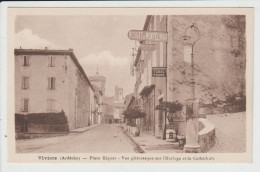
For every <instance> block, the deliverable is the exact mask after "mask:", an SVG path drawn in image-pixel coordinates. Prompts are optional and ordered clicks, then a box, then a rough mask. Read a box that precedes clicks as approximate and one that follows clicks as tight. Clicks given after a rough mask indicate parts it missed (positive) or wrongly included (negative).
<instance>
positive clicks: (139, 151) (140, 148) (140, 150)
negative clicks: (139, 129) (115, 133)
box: [120, 126, 146, 153]
mask: <svg viewBox="0 0 260 172" xmlns="http://www.w3.org/2000/svg"><path fill="white" fill-rule="evenodd" d="M120 128H121V129H122V130H123V133H124V134H125V135H126V136H127V137H128V138H129V139H130V140H131V141H132V142H133V143H134V144H135V146H136V147H135V148H134V149H135V150H137V151H138V153H146V152H145V151H144V150H143V149H142V147H141V146H140V145H139V144H138V143H137V142H136V141H135V140H134V139H133V138H132V136H130V135H129V134H128V133H127V132H126V131H125V130H124V128H123V127H122V126H120Z"/></svg>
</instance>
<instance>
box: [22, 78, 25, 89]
mask: <svg viewBox="0 0 260 172" xmlns="http://www.w3.org/2000/svg"><path fill="white" fill-rule="evenodd" d="M24 84H25V83H24V77H22V88H24Z"/></svg>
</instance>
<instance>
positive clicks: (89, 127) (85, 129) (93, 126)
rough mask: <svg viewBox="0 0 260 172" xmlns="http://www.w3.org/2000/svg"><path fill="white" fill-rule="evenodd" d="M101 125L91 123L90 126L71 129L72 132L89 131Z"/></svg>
mask: <svg viewBox="0 0 260 172" xmlns="http://www.w3.org/2000/svg"><path fill="white" fill-rule="evenodd" d="M99 125H100V124H93V125H90V126H87V127H82V128H77V129H74V130H70V133H83V132H85V131H88V130H90V129H92V128H95V127H97V126H99Z"/></svg>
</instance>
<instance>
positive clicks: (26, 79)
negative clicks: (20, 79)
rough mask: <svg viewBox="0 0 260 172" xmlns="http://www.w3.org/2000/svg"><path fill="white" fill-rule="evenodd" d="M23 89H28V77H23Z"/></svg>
mask: <svg viewBox="0 0 260 172" xmlns="http://www.w3.org/2000/svg"><path fill="white" fill-rule="evenodd" d="M24 79H25V88H26V89H28V88H29V77H25V78H24Z"/></svg>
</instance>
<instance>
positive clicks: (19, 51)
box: [14, 48, 94, 91]
mask: <svg viewBox="0 0 260 172" xmlns="http://www.w3.org/2000/svg"><path fill="white" fill-rule="evenodd" d="M14 54H15V55H69V56H70V57H71V59H72V61H73V62H74V63H75V65H76V66H77V68H78V69H79V71H80V72H81V74H82V75H83V77H84V78H85V80H86V81H87V83H88V84H89V86H90V87H91V89H92V90H93V91H94V87H93V86H92V84H91V82H90V81H89V79H88V77H87V75H86V73H85V71H84V69H83V68H82V67H81V65H80V64H79V62H78V59H77V57H76V56H75V54H74V53H73V49H69V50H49V49H47V48H45V49H14Z"/></svg>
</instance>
